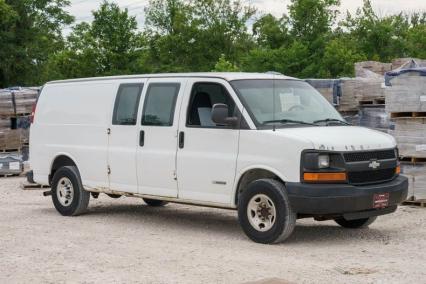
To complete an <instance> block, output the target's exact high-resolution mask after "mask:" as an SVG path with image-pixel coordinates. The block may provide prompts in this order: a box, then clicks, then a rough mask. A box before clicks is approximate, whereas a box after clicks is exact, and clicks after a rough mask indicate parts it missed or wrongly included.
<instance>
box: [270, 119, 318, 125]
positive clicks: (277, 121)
mask: <svg viewBox="0 0 426 284" xmlns="http://www.w3.org/2000/svg"><path fill="white" fill-rule="evenodd" d="M268 123H282V124H288V123H294V124H305V125H315V124H313V123H309V122H305V121H301V120H293V119H277V120H268V121H265V122H263V124H268Z"/></svg>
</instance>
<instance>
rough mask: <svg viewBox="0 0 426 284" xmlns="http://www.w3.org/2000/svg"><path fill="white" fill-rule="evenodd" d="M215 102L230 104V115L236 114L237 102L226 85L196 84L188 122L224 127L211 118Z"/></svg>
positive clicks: (191, 124) (204, 125)
mask: <svg viewBox="0 0 426 284" xmlns="http://www.w3.org/2000/svg"><path fill="white" fill-rule="evenodd" d="M215 104H226V105H228V107H229V114H228V115H229V116H234V111H235V109H236V108H235V102H234V101H233V100H232V98H231V96H230V95H229V93H228V91H227V90H226V89H225V87H224V86H222V85H221V84H217V83H196V84H194V86H193V88H192V93H191V99H190V103H189V108H188V114H187V122H186V124H187V125H188V126H194V127H197V126H198V127H208V128H215V127H220V128H223V126H216V124H215V123H214V122H213V121H212V120H211V111H212V107H213V105H215Z"/></svg>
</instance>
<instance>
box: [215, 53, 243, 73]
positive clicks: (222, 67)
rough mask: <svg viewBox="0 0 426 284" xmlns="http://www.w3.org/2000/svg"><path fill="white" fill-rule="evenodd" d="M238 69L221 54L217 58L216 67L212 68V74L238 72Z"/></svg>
mask: <svg viewBox="0 0 426 284" xmlns="http://www.w3.org/2000/svg"><path fill="white" fill-rule="evenodd" d="M238 71H240V70H239V68H238V67H237V66H236V65H235V64H232V63H231V62H229V61H228V60H226V57H225V54H222V55H221V56H220V57H219V60H218V61H217V63H216V65H215V66H214V69H213V72H238Z"/></svg>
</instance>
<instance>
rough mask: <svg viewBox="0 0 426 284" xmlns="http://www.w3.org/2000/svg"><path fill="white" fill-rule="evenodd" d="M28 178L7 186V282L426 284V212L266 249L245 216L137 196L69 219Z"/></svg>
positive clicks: (93, 205) (3, 241)
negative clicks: (248, 232)
mask: <svg viewBox="0 0 426 284" xmlns="http://www.w3.org/2000/svg"><path fill="white" fill-rule="evenodd" d="M23 181H24V180H23V179H22V178H3V179H0V198H1V200H2V201H1V206H0V216H1V220H0V263H1V266H0V272H1V273H0V283H29V282H33V283H39V282H49V283H65V282H66V283H81V282H85V283H95V282H96V283H99V282H105V283H247V282H250V283H251V282H255V283H288V282H290V283H337V282H339V283H421V282H422V283H425V281H426V280H425V279H426V225H425V224H426V209H423V208H413V207H401V208H400V209H399V210H398V211H397V212H396V213H395V214H393V215H387V216H384V217H381V218H379V219H378V221H377V222H376V223H374V224H373V225H372V226H371V228H370V229H363V230H345V229H341V228H339V227H338V226H337V225H335V224H334V223H333V222H314V221H312V220H300V221H298V225H297V227H296V230H295V232H294V234H293V235H292V237H291V238H290V239H289V240H288V241H287V242H286V243H284V244H281V245H260V244H256V243H253V242H251V241H250V240H248V239H247V238H246V237H245V235H244V234H243V232H242V231H241V230H240V228H239V225H238V222H237V217H236V212H234V211H229V210H219V209H208V208H201V207H191V206H187V205H176V204H169V205H168V206H166V207H164V208H150V207H148V206H144V204H143V202H142V200H140V199H133V198H121V199H118V200H114V199H111V198H109V197H107V196H106V195H101V196H100V197H99V199H91V201H90V211H89V212H88V214H86V215H83V216H79V217H62V216H60V215H59V214H58V213H57V212H56V210H55V209H54V207H53V204H52V202H51V199H50V197H43V196H42V191H40V190H26V191H23V190H21V189H20V183H21V182H23Z"/></svg>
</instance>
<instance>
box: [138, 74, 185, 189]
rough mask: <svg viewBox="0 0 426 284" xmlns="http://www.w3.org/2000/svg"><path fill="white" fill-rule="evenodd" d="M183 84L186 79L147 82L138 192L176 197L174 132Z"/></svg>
mask: <svg viewBox="0 0 426 284" xmlns="http://www.w3.org/2000/svg"><path fill="white" fill-rule="evenodd" d="M185 84H186V79H185V78H152V79H149V80H148V82H147V85H146V91H145V92H144V93H145V95H144V96H143V102H144V103H143V108H142V119H141V121H139V133H138V137H139V138H138V139H139V140H138V149H137V172H138V192H139V193H141V194H148V195H157V196H165V197H177V182H176V152H177V144H178V136H177V134H178V128H179V125H178V124H179V114H180V106H181V101H182V95H183V92H184V89H185Z"/></svg>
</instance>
